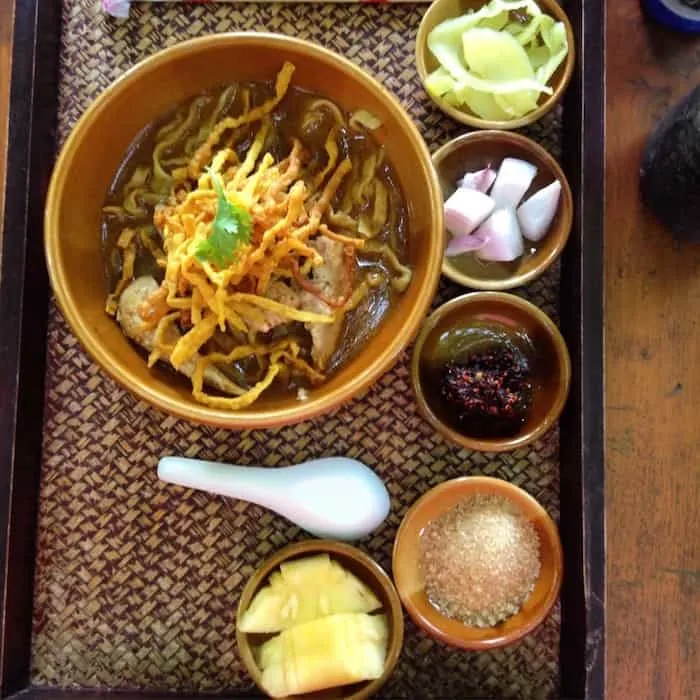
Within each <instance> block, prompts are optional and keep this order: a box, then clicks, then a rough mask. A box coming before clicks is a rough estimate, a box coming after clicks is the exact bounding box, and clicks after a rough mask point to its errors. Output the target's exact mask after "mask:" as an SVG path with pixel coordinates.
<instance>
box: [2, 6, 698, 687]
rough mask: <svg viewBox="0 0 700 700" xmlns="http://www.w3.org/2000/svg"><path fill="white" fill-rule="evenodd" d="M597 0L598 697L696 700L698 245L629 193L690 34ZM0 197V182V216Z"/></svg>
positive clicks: (688, 61) (5, 21)
mask: <svg viewBox="0 0 700 700" xmlns="http://www.w3.org/2000/svg"><path fill="white" fill-rule="evenodd" d="M13 6H14V0H0V185H2V184H3V183H4V161H5V147H6V140H7V136H6V134H7V131H6V127H7V105H8V96H9V95H8V92H9V86H8V79H7V76H8V74H9V67H10V54H11V42H12V35H11V26H12V22H11V17H12V8H13ZM607 7H608V42H607V71H606V72H607V81H606V85H607V143H606V163H607V179H606V249H605V259H606V307H607V308H606V373H607V378H606V404H607V405H606V427H607V463H606V474H607V477H606V478H607V482H606V516H607V561H608V569H607V582H608V587H607V605H606V611H607V669H608V678H607V684H608V697H609V698H611V700H644V699H647V698H648V699H649V700H667V699H668V700H676V699H677V698H688V699H689V700H690V699H693V700H694V699H695V698H698V697H700V245H696V246H687V245H686V246H675V245H673V244H672V242H671V239H670V236H669V235H668V234H667V233H666V232H665V231H663V230H662V229H661V228H660V227H659V226H657V225H656V224H655V222H654V221H653V220H652V219H651V218H650V216H649V215H648V214H647V213H646V212H645V211H644V210H643V208H642V206H641V204H640V202H639V199H638V195H637V172H638V168H639V159H640V153H641V150H642V147H643V143H644V140H645V138H646V136H647V134H648V133H649V130H650V129H651V127H652V126H653V124H654V123H655V122H656V121H657V120H658V119H659V117H660V116H661V115H662V114H663V113H664V112H665V110H666V109H667V108H668V107H669V105H670V104H671V103H672V102H673V100H675V99H676V98H678V97H680V96H681V95H683V94H685V93H686V92H688V91H689V90H690V89H691V88H692V87H694V86H695V85H696V84H697V83H698V82H700V38H697V39H696V38H687V37H682V36H679V35H678V34H673V33H671V32H666V31H664V30H661V29H659V28H658V27H652V26H647V24H646V23H645V22H644V21H643V19H642V17H641V13H640V9H639V2H638V0H615V1H614V2H608V3H607ZM699 186H700V183H699ZM2 202H3V192H2V187H0V212H2ZM0 220H1V219H0ZM0 236H1V228H0ZM0 241H1V238H0Z"/></svg>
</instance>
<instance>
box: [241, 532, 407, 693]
mask: <svg viewBox="0 0 700 700" xmlns="http://www.w3.org/2000/svg"><path fill="white" fill-rule="evenodd" d="M324 553H325V554H328V555H329V556H330V557H331V558H333V555H334V554H340V555H341V556H346V557H348V558H349V559H352V560H353V561H354V562H356V563H357V564H358V565H359V566H361V567H362V568H363V569H365V570H367V571H368V572H369V573H371V575H372V576H373V577H374V578H375V579H376V580H377V581H378V582H379V585H380V586H381V587H382V589H383V591H384V592H385V593H386V596H387V598H388V600H389V606H390V608H391V614H392V619H393V620H394V625H393V626H392V628H391V630H390V636H389V646H388V648H387V655H386V660H385V663H384V671H383V673H382V675H381V676H380V677H379V678H376V679H374V680H371V681H363V682H362V683H363V686H362V687H361V688H360V689H358V691H357V692H355V693H353V694H352V695H349V696H347V698H345V700H364V699H365V698H369V697H371V696H372V695H373V694H374V693H376V692H377V691H378V690H379V689H380V688H381V687H382V686H383V685H384V684H385V683H386V682H387V680H388V679H389V678H390V676H391V674H392V673H393V671H394V669H395V668H396V664H397V663H398V661H399V657H400V656H401V651H402V649H403V640H404V627H405V625H404V617H403V607H402V605H401V598H400V597H399V593H398V591H397V589H396V587H395V586H394V582H393V581H392V579H391V578H390V577H389V575H388V574H387V572H386V571H384V569H383V568H382V566H381V565H380V564H379V563H378V562H377V561H375V560H374V559H373V558H372V557H370V556H369V554H366V553H365V552H363V551H362V550H361V549H358V548H357V547H354V546H353V545H351V544H348V543H346V542H340V541H338V540H330V539H308V540H302V541H301V542H293V543H291V544H288V545H286V546H284V547H282V549H279V550H277V551H276V552H275V553H274V554H272V555H270V556H269V557H268V558H267V559H265V561H263V562H262V564H260V566H258V568H257V569H256V570H255V571H254V572H253V575H252V576H251V577H250V578H249V579H248V581H247V582H246V584H245V586H244V587H243V590H242V591H241V595H240V597H239V599H238V606H237V608H236V644H237V646H238V652H239V653H240V655H241V658H242V659H243V663H244V664H245V667H246V670H247V671H248V673H249V674H250V676H251V677H252V678H253V680H254V681H255V684H256V685H257V686H258V687H259V688H260V689H261V690H264V689H263V688H262V687H261V686H260V685H259V680H260V670H259V668H258V665H257V664H256V663H255V659H254V658H253V652H252V648H251V645H250V643H249V642H248V639H247V637H248V633H247V632H241V631H240V630H239V628H238V621H239V620H240V618H241V616H242V615H243V613H244V612H245V610H246V609H247V606H248V605H250V602H251V601H252V599H253V595H254V594H255V593H256V592H257V591H258V590H259V589H260V587H261V586H262V585H264V583H265V581H266V580H267V579H268V578H269V577H270V574H271V573H272V572H273V571H274V570H275V569H276V568H277V567H279V565H280V564H282V563H284V562H285V561H288V560H289V559H292V558H296V557H298V556H303V555H304V554H324Z"/></svg>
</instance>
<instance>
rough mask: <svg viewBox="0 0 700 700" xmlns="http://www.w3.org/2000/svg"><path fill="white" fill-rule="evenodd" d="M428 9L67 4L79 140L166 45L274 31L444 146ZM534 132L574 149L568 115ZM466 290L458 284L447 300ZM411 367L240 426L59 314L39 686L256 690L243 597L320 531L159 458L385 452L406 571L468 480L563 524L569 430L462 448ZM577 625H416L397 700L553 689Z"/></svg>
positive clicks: (68, 108) (272, 461) (39, 600)
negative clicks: (522, 635)
mask: <svg viewBox="0 0 700 700" xmlns="http://www.w3.org/2000/svg"><path fill="white" fill-rule="evenodd" d="M424 9H425V5H403V4H402V5H395V6H391V7H387V6H374V5H337V4H335V5H331V4H328V5H321V4H319V5H309V4H303V5H282V4H275V5H273V4H259V5H255V4H245V5H244V4H239V5H221V4H207V5H194V4H192V5H189V4H185V5H171V4H160V3H156V4H149V5H146V4H142V5H139V4H135V5H134V7H133V8H132V13H131V16H130V18H129V20H128V21H125V22H114V21H113V20H110V19H108V18H105V16H104V15H103V14H102V13H101V11H100V10H99V3H96V2H95V0H70V1H66V2H64V12H63V27H62V37H63V38H62V53H61V60H60V71H61V80H60V104H59V115H60V138H61V140H63V139H65V137H66V135H67V134H68V132H69V130H70V128H71V126H72V125H73V124H74V123H75V121H76V119H77V118H78V117H79V115H80V114H81V112H82V110H83V109H84V108H85V107H86V105H87V104H88V103H89V102H90V101H91V100H92V99H94V98H95V96H96V95H97V94H99V92H100V91H101V90H102V89H104V88H105V87H106V86H107V85H108V83H109V82H110V81H111V80H113V79H114V78H116V77H117V76H118V75H120V74H121V73H122V72H123V71H124V70H126V69H127V68H129V67H131V66H132V65H133V64H134V63H136V62H137V61H138V60H140V59H142V58H144V57H146V56H148V55H150V54H152V53H153V52H155V51H156V50H158V49H161V48H163V47H166V46H171V45H173V44H175V43H177V42H179V41H181V40H183V39H187V38H191V37H195V36H200V35H202V34H206V33H211V32H222V31H229V30H256V29H257V30H263V29H264V30H268V31H276V32H282V33H285V34H291V35H296V36H301V37H303V38H307V39H312V40H314V41H317V42H318V43H320V44H323V45H325V46H327V47H329V48H332V49H335V50H337V51H339V52H340V53H343V54H345V55H346V56H349V57H350V58H351V59H352V60H354V61H355V62H357V63H358V64H360V65H362V66H364V67H365V68H366V69H368V70H369V71H370V72H371V73H373V74H374V75H375V76H377V77H378V78H379V79H380V80H381V81H383V83H384V84H385V85H386V86H387V87H388V88H389V89H391V90H393V91H394V92H395V93H396V94H397V95H398V96H399V98H400V99H401V101H402V102H403V104H404V105H405V107H406V108H407V109H408V110H409V111H410V112H411V114H412V116H413V117H414V119H415V120H416V122H417V123H418V124H419V126H420V128H421V130H422V133H423V135H424V137H425V139H426V141H427V142H428V145H429V146H430V147H431V148H435V147H437V146H438V145H440V144H441V143H444V142H445V141H446V140H447V139H449V138H451V137H453V136H455V135H456V134H457V133H459V131H460V128H459V127H458V125H456V124H454V123H452V122H451V121H450V120H448V119H446V118H445V117H443V116H442V115H441V114H440V113H439V112H438V111H437V110H436V109H434V108H433V107H432V106H431V104H430V102H429V100H428V98H427V97H426V95H425V94H424V93H423V91H422V89H421V88H420V86H419V83H418V78H417V75H416V72H415V69H414V63H413V48H414V39H415V34H416V30H417V28H418V24H419V21H420V18H421V15H422V12H423V11H424ZM527 133H529V135H531V136H533V137H534V138H536V139H537V140H539V141H540V142H541V143H544V144H545V146H547V147H548V148H549V149H550V150H551V151H552V152H553V153H554V154H555V155H559V151H560V115H559V114H553V115H551V116H550V117H548V118H545V119H544V120H542V121H541V122H540V123H539V124H538V125H537V126H536V127H533V128H532V129H530V130H529V131H528V132H527ZM95 235H97V232H96V234H95ZM557 290H558V270H556V269H555V270H553V271H552V272H550V273H549V274H548V275H547V276H545V277H544V278H543V279H541V280H540V281H538V282H536V283H535V284H533V285H531V286H530V287H529V288H528V289H526V290H522V293H523V294H524V295H525V296H527V297H528V298H530V299H531V300H533V301H535V302H536V303H537V304H539V305H540V306H541V307H542V308H544V309H545V310H546V311H547V312H548V313H550V314H552V315H554V316H556V311H557V310H556V300H557ZM461 291H463V290H460V289H458V288H456V287H453V286H450V285H447V284H445V283H443V285H442V287H441V289H440V293H439V299H440V300H444V299H446V298H448V297H451V296H455V295H456V294H458V293H460V292H461ZM407 358H408V354H407V353H405V354H404V356H403V357H402V359H401V361H400V362H399V364H398V366H397V367H396V368H395V369H394V370H393V371H391V372H390V373H389V374H387V375H386V376H385V377H384V378H383V379H382V380H380V381H379V382H378V383H377V384H376V385H375V386H374V387H373V388H372V389H371V390H369V391H368V392H367V393H366V394H365V395H364V396H363V397H362V398H361V399H359V400H356V401H353V402H351V403H349V404H348V405H346V406H344V407H343V408H342V409H340V410H339V411H337V412H336V413H335V414H333V415H331V416H328V417H324V418H323V419H321V420H316V421H311V422H307V423H303V424H301V425H297V426H293V427H288V428H283V429H280V430H270V431H247V432H226V431H222V430H215V429H211V428H203V427H197V426H195V425H192V424H189V423H186V422H183V421H180V420H176V419H174V418H170V417H168V416H166V415H164V414H162V413H159V412H158V411H156V410H154V409H152V408H150V407H149V406H148V405H146V404H145V403H143V402H141V401H137V400H136V399H134V398H133V397H132V396H131V395H129V394H128V393H126V392H125V391H123V390H122V389H121V388H120V387H118V386H117V385H116V384H115V383H113V382H112V381H111V380H110V379H109V378H108V377H106V376H105V375H104V374H103V373H102V372H101V371H100V370H99V369H98V367H97V366H96V365H95V364H93V363H92V362H91V361H90V359H89V358H88V357H87V356H86V355H85V353H84V352H83V350H82V348H81V347H80V345H79V343H78V342H77V340H76V339H75V338H74V336H73V335H72V334H71V333H70V331H69V330H68V328H67V326H66V324H65V323H64V321H63V319H62V317H61V315H60V314H59V312H58V311H57V309H56V307H55V306H54V305H52V307H51V313H50V325H49V335H48V371H47V394H46V420H45V427H44V435H43V440H44V443H43V450H44V452H43V471H42V482H41V505H40V515H39V534H38V555H37V557H38V558H37V568H36V582H35V587H36V588H35V603H34V621H33V623H34V628H33V657H32V682H33V683H35V684H38V685H44V684H47V685H51V686H83V687H91V688H94V687H107V688H115V689H117V688H119V689H123V688H141V689H146V688H150V689H158V690H178V691H183V692H184V691H191V692H197V691H200V692H201V691H227V690H228V691H233V690H235V689H247V688H251V687H252V686H251V683H250V680H249V678H248V676H247V675H246V672H245V669H244V667H243V664H242V663H241V661H240V659H239V658H238V654H237V650H236V644H235V638H234V637H235V635H234V612H235V608H236V604H237V599H238V595H239V593H240V590H241V588H242V586H243V584H244V582H245V581H246V580H247V578H248V577H249V576H250V575H251V573H252V572H253V570H254V569H255V568H256V567H257V566H258V565H259V564H260V562H261V561H262V559H263V558H265V557H266V556H268V555H269V554H271V553H272V552H273V551H275V550H276V549H278V548H279V547H281V546H283V545H284V544H286V543H288V542H290V541H293V540H298V539H303V538H304V534H303V533H300V532H299V531H298V530H297V529H296V528H294V527H292V526H290V525H289V524H288V523H287V522H286V521H285V520H283V519H281V518H278V517H274V516H272V515H270V514H269V513H268V512H266V511H264V510H262V509H260V508H258V507H256V506H251V505H245V504H242V503H237V502H226V501H225V500H224V499H222V498H218V497H214V496H209V495H206V494H202V493H193V492H191V491H186V490H184V489H176V488H174V487H169V486H168V487H166V486H164V485H162V484H160V483H159V482H158V481H157V479H156V464H157V461H158V459H159V458H160V457H161V456H163V455H166V454H185V455H188V456H197V457H200V458H205V459H220V460H228V461H232V462H238V463H242V464H265V465H269V466H271V467H272V466H275V465H280V464H287V463H294V462H298V461H301V460H305V459H308V458H311V457H319V456H325V455H333V454H341V455H347V456H352V457H356V458H358V459H360V460H362V461H364V462H366V463H367V464H369V465H370V466H371V467H373V468H374V469H375V470H376V471H377V472H378V473H379V474H380V475H381V476H382V478H383V479H385V481H386V483H387V484H388V487H389V490H390V492H391V495H392V512H391V515H390V517H389V519H388V520H387V522H386V523H385V524H384V525H383V526H382V528H381V529H380V530H379V531H378V532H376V534H374V535H373V536H372V537H371V538H368V539H367V540H365V541H364V542H362V543H361V545H360V546H361V547H362V548H364V549H365V550H366V551H368V552H369V553H370V554H371V555H372V556H374V557H375V558H376V559H377V560H378V561H379V562H380V563H381V564H382V565H383V566H384V567H386V568H387V569H389V567H390V555H391V545H392V540H393V537H394V534H395V532H396V528H397V526H398V524H399V522H400V519H401V517H402V516H403V514H404V513H405V511H406V509H407V508H408V507H409V506H410V505H411V504H412V503H413V502H414V501H415V500H416V498H417V497H418V496H419V495H420V494H422V493H423V492H425V491H426V490H427V489H429V488H430V487H432V486H434V485H435V484H438V483H440V482H442V481H444V480H445V479H449V478H452V477H455V476H459V475H464V474H488V475H493V476H498V477H501V478H505V479H508V480H510V481H513V482H515V483H517V484H518V485H520V486H522V487H524V488H525V489H526V490H527V491H529V492H530V493H531V494H532V495H534V496H535V497H536V498H538V499H539V500H540V501H541V502H542V503H543V504H544V505H545V506H546V507H547V509H548V510H549V512H550V513H551V514H552V515H553V516H554V517H555V518H558V515H559V494H558V488H559V486H558V485H559V467H558V435H557V433H556V431H552V432H551V433H550V434H549V435H547V436H546V437H545V438H544V439H543V440H542V441H540V442H538V443H537V444H535V445H534V447H533V448H528V449H525V450H521V451H518V452H515V453H512V454H506V455H489V454H479V453H472V452H469V451H466V450H460V449H458V448H456V447H453V446H452V445H450V444H448V443H446V442H445V441H444V440H443V439H442V438H440V437H439V436H438V435H437V434H436V433H435V432H434V431H433V430H432V429H431V428H430V427H429V426H428V425H427V423H425V422H424V421H423V420H422V419H421V418H420V416H419V415H418V413H417V411H416V408H415V405H414V402H413V399H412V395H411V390H410V386H409V381H408V371H407ZM559 624H560V619H559V611H558V608H557V609H555V611H554V613H553V614H552V615H551V616H550V618H549V619H548V620H547V622H546V623H545V625H544V626H543V627H542V628H541V629H540V630H539V631H538V632H536V633H535V634H533V635H532V636H530V637H528V638H527V639H525V640H524V641H523V642H521V643H520V644H518V645H517V646H514V647H512V648H509V649H505V650H501V651H495V652H491V653H480V654H473V653H463V652H457V651H452V650H450V649H447V648H446V647H443V646H442V645H440V644H437V643H435V642H433V641H431V640H430V639H429V638H427V637H426V636H425V635H423V634H422V633H421V632H420V631H418V630H417V629H416V627H415V626H414V625H413V624H412V623H411V622H410V621H407V636H406V644H405V648H404V651H403V654H402V657H401V662H400V664H399V666H398V668H397V670H396V672H395V674H394V675H393V677H392V679H391V681H390V683H389V684H388V685H387V686H386V687H385V689H384V691H383V692H382V695H381V697H385V698H467V697H508V698H511V697H527V698H540V697H542V698H544V697H551V696H554V695H556V694H557V691H558V686H559V677H558V676H559V669H558V644H559Z"/></svg>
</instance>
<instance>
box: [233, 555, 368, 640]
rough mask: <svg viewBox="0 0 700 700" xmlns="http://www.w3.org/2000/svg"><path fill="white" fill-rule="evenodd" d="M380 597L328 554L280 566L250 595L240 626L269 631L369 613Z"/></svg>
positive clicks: (258, 630) (254, 630)
mask: <svg viewBox="0 0 700 700" xmlns="http://www.w3.org/2000/svg"><path fill="white" fill-rule="evenodd" d="M380 607H381V603H380V601H379V599H378V598H377V597H376V596H375V595H374V593H373V592H372V591H371V590H370V589H369V588H368V587H367V586H366V585H365V584H364V583H363V582H362V581H360V580H359V579H358V578H357V577H356V576H353V574H351V573H350V572H349V571H346V570H345V569H344V568H343V567H342V566H341V565H340V564H338V562H337V561H334V560H332V559H330V557H329V556H328V555H327V554H319V555H314V556H310V557H305V558H303V559H295V560H293V561H290V562H285V563H284V564H281V565H280V570H279V571H276V572H275V573H273V574H272V575H271V576H270V578H269V580H268V583H267V585H266V586H265V587H264V588H263V589H262V590H260V591H259V592H258V594H257V595H256V596H255V598H253V600H252V602H251V604H250V607H249V608H248V609H247V610H246V611H245V613H244V614H243V616H242V617H241V620H240V624H239V628H240V630H241V631H242V632H247V633H254V632H257V633H272V632H280V631H282V630H286V629H289V628H291V627H294V625H299V624H302V623H304V622H310V621H312V620H316V619H318V618H321V617H326V616H328V615H335V614H337V613H369V612H373V611H375V610H378V609H379V608H380Z"/></svg>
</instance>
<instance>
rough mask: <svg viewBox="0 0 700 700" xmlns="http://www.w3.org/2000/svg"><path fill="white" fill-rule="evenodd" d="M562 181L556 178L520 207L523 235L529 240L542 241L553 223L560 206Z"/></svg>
mask: <svg viewBox="0 0 700 700" xmlns="http://www.w3.org/2000/svg"><path fill="white" fill-rule="evenodd" d="M560 195H561V182H559V180H555V181H554V182H552V183H550V184H549V185H547V186H546V187H543V188H542V189H541V190H537V192H535V194H533V195H532V197H530V198H528V199H526V200H525V201H524V202H523V203H522V204H521V205H520V206H519V207H518V221H519V222H520V230H521V231H522V234H523V236H525V238H527V239H528V240H529V241H534V242H537V241H541V240H542V239H543V238H544V237H545V234H546V233H547V231H548V230H549V227H550V226H551V225H552V221H553V220H554V215H555V214H556V213H557V207H558V206H559V196H560Z"/></svg>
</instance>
